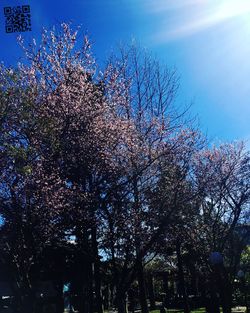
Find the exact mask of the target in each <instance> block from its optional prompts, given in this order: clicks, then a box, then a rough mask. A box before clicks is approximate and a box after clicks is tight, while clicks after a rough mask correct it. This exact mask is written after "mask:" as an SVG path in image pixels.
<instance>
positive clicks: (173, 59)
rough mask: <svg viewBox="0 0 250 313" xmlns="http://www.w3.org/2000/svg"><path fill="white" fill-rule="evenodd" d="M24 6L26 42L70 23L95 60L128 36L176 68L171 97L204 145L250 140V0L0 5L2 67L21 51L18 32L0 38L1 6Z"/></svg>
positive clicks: (5, 0)
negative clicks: (194, 119) (176, 85)
mask: <svg viewBox="0 0 250 313" xmlns="http://www.w3.org/2000/svg"><path fill="white" fill-rule="evenodd" d="M26 4H29V5H30V6H31V15H32V31H31V32H26V33H23V35H24V37H25V38H27V39H28V38H32V37H35V38H39V33H40V32H41V29H42V27H51V26H52V25H54V24H58V23H59V22H62V21H71V22H72V23H73V25H76V26H77V25H81V27H82V31H83V32H85V31H87V32H88V34H89V35H90V37H91V39H92V42H93V43H94V51H95V53H96V55H97V57H98V60H99V61H100V62H102V61H103V60H104V59H105V57H106V56H107V55H108V53H109V52H110V50H111V48H112V47H115V46H116V45H117V44H118V43H119V42H120V41H123V42H128V41H130V40H131V38H135V39H136V40H137V41H138V42H140V43H141V45H142V46H143V47H146V48H147V49H148V50H149V51H151V52H152V53H153V54H155V55H156V56H157V57H158V58H159V59H160V60H161V62H162V63H166V64H168V65H169V66H170V67H173V66H175V67H176V68H177V70H178V73H179V75H180V77H181V79H180V90H179V96H178V99H177V100H178V102H180V103H183V104H188V103H191V102H192V103H193V106H192V109H191V110H192V113H193V114H197V115H198V117H199V121H200V125H201V128H202V130H203V132H206V133H207V134H208V137H209V138H210V139H211V140H214V141H215V142H219V141H232V140H237V139H243V140H249V141H250V123H249V117H250V0H89V1H87V0H72V1H65V0H62V1H55V0H54V1H53V0H50V1H49V0H40V1H38V0H22V1H20V0H2V1H1V6H2V8H1V10H2V13H1V19H0V21H1V24H0V27H1V31H0V36H1V38H0V39H1V50H0V59H1V60H2V61H4V62H5V63H6V64H14V63H15V62H17V60H19V58H20V56H21V54H22V53H21V50H20V49H19V48H18V47H17V45H16V37H17V33H14V34H6V33H5V19H4V14H3V8H4V7H6V6H15V5H26ZM248 146H249V147H250V144H249V142H248Z"/></svg>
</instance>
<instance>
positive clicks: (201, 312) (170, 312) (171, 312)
mask: <svg viewBox="0 0 250 313" xmlns="http://www.w3.org/2000/svg"><path fill="white" fill-rule="evenodd" d="M177 312H178V313H183V311H181V310H178V309H176V310H174V309H173V310H167V313H177ZM191 312H192V313H205V309H204V308H200V309H196V310H194V311H191ZM150 313H160V310H153V311H150Z"/></svg>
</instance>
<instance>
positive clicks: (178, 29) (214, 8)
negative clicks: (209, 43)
mask: <svg viewBox="0 0 250 313" xmlns="http://www.w3.org/2000/svg"><path fill="white" fill-rule="evenodd" d="M176 1H177V0H176ZM182 1H183V0H182ZM164 3H165V5H164ZM182 3H183V4H184V3H185V5H181V3H180V2H179V1H177V2H176V4H175V5H174V3H172V2H171V1H170V2H168V1H164V2H160V10H159V6H158V5H159V4H158V2H157V1H155V4H154V5H155V6H154V7H153V6H152V5H151V7H150V8H151V10H152V11H151V12H152V13H156V14H164V13H166V12H167V11H172V10H174V11H175V12H173V13H174V14H175V15H178V12H179V15H182V16H184V19H183V20H181V21H180V20H177V21H174V23H172V25H169V23H168V21H167V19H168V18H169V15H171V13H170V14H169V15H168V16H167V17H166V24H167V25H166V26H167V27H166V29H165V30H164V31H161V32H160V34H159V35H158V36H156V39H158V40H159V41H165V40H167V41H168V40H172V39H177V38H180V37H185V36H190V35H192V34H195V33H197V32H200V31H202V30H205V29H207V28H210V27H212V26H215V25H217V24H220V23H223V22H226V21H227V20H230V19H233V18H239V17H245V16H247V15H250V0H224V1H218V0H213V1H205V0H188V1H186V2H185V1H183V2H182ZM249 19H250V17H249ZM249 24H250V21H249ZM170 26H171V28H169V27H170Z"/></svg>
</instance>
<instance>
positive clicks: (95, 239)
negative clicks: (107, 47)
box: [0, 24, 250, 313]
mask: <svg viewBox="0 0 250 313" xmlns="http://www.w3.org/2000/svg"><path fill="white" fill-rule="evenodd" d="M19 43H20V44H21V46H22V47H23V49H24V51H25V55H26V59H25V61H24V62H23V63H19V64H18V65H17V66H15V67H12V68H11V67H6V66H4V65H3V64H2V65H1V68H0V71H1V77H0V128H1V132H0V167H1V173H0V201H1V202H0V214H1V219H2V222H1V230H0V231H1V239H0V246H1V264H2V266H3V265H4V266H5V268H7V269H8V273H9V275H8V277H9V279H10V280H11V282H12V287H13V292H14V293H15V312H16V313H18V312H25V313H29V312H30V313H31V312H32V313H33V312H37V309H36V308H37V301H38V300H37V297H36V293H37V291H36V284H37V282H38V281H41V280H45V279H47V280H48V279H51V280H52V281H53V282H54V285H55V288H56V290H57V293H58V296H57V297H56V312H58V313H59V312H60V313H62V312H63V306H64V304H63V296H62V295H63V285H64V284H65V283H66V282H72V284H73V285H74V293H75V294H77V295H78V309H79V312H80V313H92V312H93V311H94V310H96V311H97V312H98V313H102V312H103V300H102V286H103V279H104V276H105V274H104V273H103V268H104V265H103V264H104V263H105V262H106V263H107V264H108V271H109V273H110V275H109V279H110V284H111V285H112V286H113V290H114V303H113V306H116V307H117V309H118V312H119V313H124V312H125V311H126V298H127V293H128V291H129V290H130V287H131V285H132V284H133V283H134V282H135V281H136V282H137V283H138V290H139V299H140V305H141V309H142V312H143V313H147V312H148V305H147V294H146V289H145V276H144V266H145V263H147V262H149V261H150V259H152V258H153V257H154V256H156V255H164V254H166V253H167V251H169V249H172V250H174V251H176V253H177V259H178V262H177V263H178V264H177V266H178V267H179V269H182V267H183V266H182V258H181V256H182V253H183V251H185V253H186V254H187V253H189V254H190V262H191V263H192V264H193V266H194V268H195V270H196V271H197V273H198V272H199V275H201V276H202V275H203V277H204V279H206V277H209V275H210V274H209V273H210V272H211V265H210V263H209V260H208V259H209V255H210V254H211V253H212V252H215V251H216V252H220V253H222V254H223V256H224V258H225V260H227V261H225V262H227V265H228V272H227V273H225V277H227V278H226V279H225V280H224V281H226V283H225V284H226V288H224V287H223V288H224V289H223V290H225V293H226V294H225V293H224V294H223V295H222V296H221V299H222V304H223V310H224V313H226V312H230V308H229V306H230V301H231V300H230V299H231V294H232V292H231V287H230V282H231V281H232V279H233V278H234V275H235V273H236V271H237V266H238V264H239V255H240V252H241V249H242V248H243V247H244V245H243V244H242V243H239V242H241V237H240V236H238V235H237V234H236V233H235V231H234V230H235V228H236V227H237V225H238V224H239V223H245V222H246V218H247V214H249V198H250V190H249V177H250V175H249V174H250V159H249V153H248V152H246V150H245V149H244V146H243V144H241V143H233V144H222V145H220V146H219V147H212V148H210V147H208V145H207V143H206V140H205V139H204V137H203V136H202V135H201V134H200V132H199V130H198V129H197V127H195V126H194V122H192V119H191V118H190V117H189V115H188V111H187V110H185V109H181V107H178V105H177V104H176V94H177V90H178V85H179V81H178V76H177V75H176V72H175V70H171V69H169V68H167V67H163V66H161V65H160V64H159V62H158V61H157V60H156V59H154V58H153V57H151V56H149V55H148V54H147V53H146V52H144V51H143V50H141V49H138V48H136V47H135V46H134V45H131V46H129V47H126V48H122V49H120V50H119V52H118V53H117V54H116V55H113V56H111V57H110V58H109V59H108V61H107V64H106V66H105V67H104V68H102V71H101V70H100V68H99V67H98V66H97V64H96V61H95V59H94V57H93V55H92V52H91V47H90V43H89V40H88V38H87V37H85V38H84V42H83V44H82V45H81V46H80V44H79V43H77V31H73V30H71V29H70V27H69V25H67V24H62V26H61V29H57V30H53V31H44V32H43V34H42V39H41V43H40V44H39V45H37V44H36V42H35V41H33V43H32V44H29V45H24V43H23V41H22V39H20V40H19ZM233 246H234V248H232V247H233ZM235 247H237V249H238V250H239V251H238V252H237V254H236V255H233V254H232V251H236V250H235ZM241 247H242V248H241ZM230 251H231V252H230ZM230 262H231V263H230ZM179 279H180V282H181V286H182V294H183V298H184V299H186V298H185V277H184V274H183V271H180V276H179ZM225 297H226V298H228V299H229V302H228V301H224V302H223V299H225ZM226 302H227V303H226ZM228 303H229V304H228ZM185 311H186V312H188V311H189V308H188V303H186V304H185Z"/></svg>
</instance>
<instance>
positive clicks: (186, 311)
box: [176, 241, 190, 313]
mask: <svg viewBox="0 0 250 313" xmlns="http://www.w3.org/2000/svg"><path fill="white" fill-rule="evenodd" d="M176 253H177V263H178V276H179V284H180V291H181V294H182V297H183V301H184V307H183V309H184V313H190V308H189V305H188V297H187V292H186V286H185V279H184V271H183V263H182V256H181V244H180V242H179V241H177V243H176Z"/></svg>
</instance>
